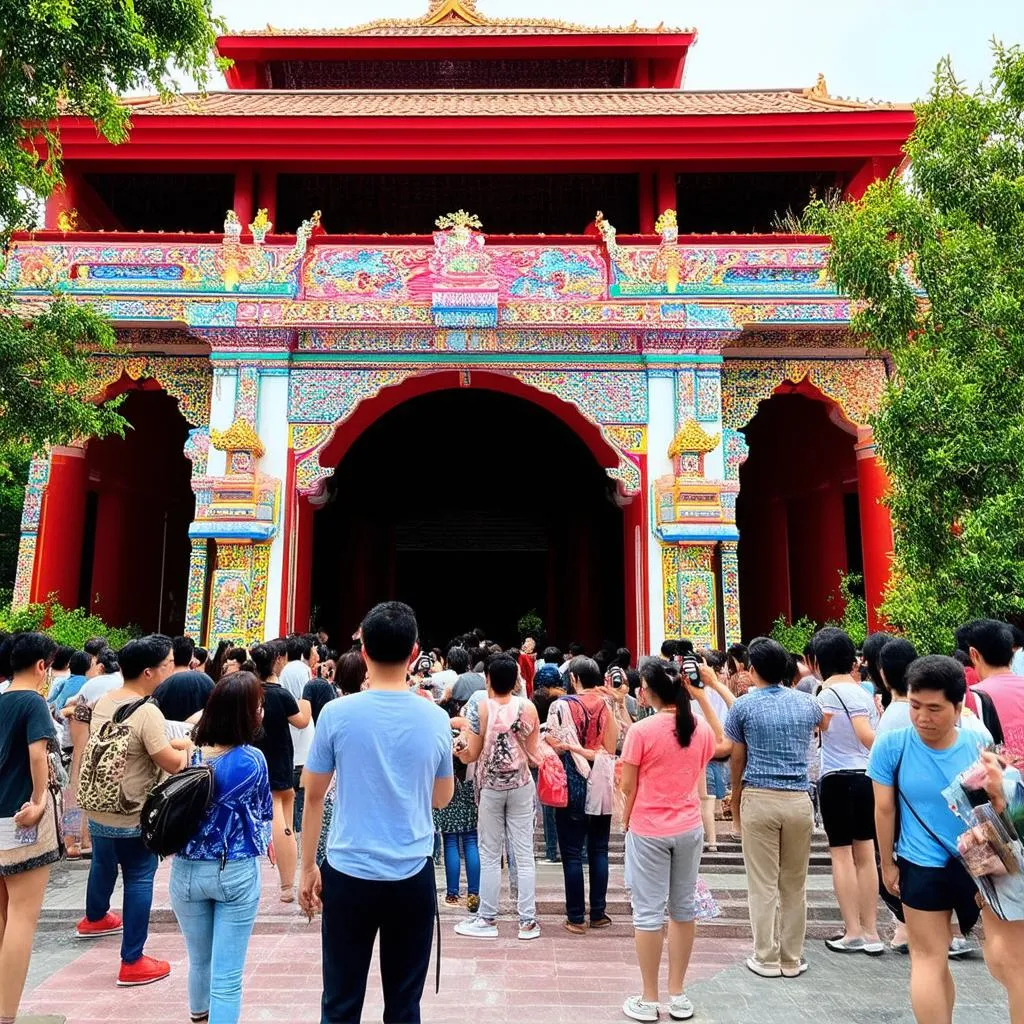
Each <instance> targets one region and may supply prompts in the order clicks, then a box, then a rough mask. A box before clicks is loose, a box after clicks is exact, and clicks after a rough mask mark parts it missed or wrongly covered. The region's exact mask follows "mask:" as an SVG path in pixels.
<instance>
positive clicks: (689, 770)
mask: <svg viewBox="0 0 1024 1024" xmlns="http://www.w3.org/2000/svg"><path fill="white" fill-rule="evenodd" d="M640 677H641V679H642V680H643V688H644V690H645V692H646V696H647V700H648V702H649V703H650V706H651V707H652V708H654V710H655V712H656V713H655V714H653V715H650V716H648V717H647V718H645V719H643V720H642V721H640V722H637V723H636V724H635V725H634V726H633V727H632V728H631V729H630V730H629V732H628V733H627V734H626V742H625V744H624V745H623V748H622V765H623V767H622V792H623V795H624V796H625V808H624V810H623V813H622V827H623V828H624V829H625V830H626V871H627V874H628V876H629V877H630V879H631V881H632V886H633V928H634V936H635V940H636V955H637V959H638V960H639V962H640V975H641V978H642V979H643V987H644V990H643V994H642V995H639V996H631V997H630V998H629V999H627V1000H626V1002H625V1003H624V1004H623V1006H622V1011H623V1013H625V1014H626V1016H627V1017H631V1018H632V1019H633V1020H639V1021H656V1020H657V1019H658V1006H659V1004H658V968H659V965H660V964H661V950H662V943H663V931H664V924H665V905H666V902H667V904H668V916H669V925H668V993H669V995H668V998H669V1002H668V1011H669V1016H671V1018H672V1019H673V1020H689V1019H690V1018H691V1017H692V1016H693V1004H692V1003H691V1002H690V1000H689V999H687V997H686V994H685V993H684V991H683V982H684V980H685V978H686V968H687V967H688V965H689V962H690V953H691V951H692V950H693V936H694V917H695V907H694V890H695V887H696V884H697V872H698V870H699V868H700V855H701V851H702V849H703V845H704V828H703V825H702V824H701V814H700V796H699V784H700V780H701V779H703V778H704V769H705V768H706V767H707V764H708V762H709V761H710V760H711V759H712V758H713V757H725V756H727V755H728V754H729V752H730V750H731V749H732V744H731V743H730V741H729V740H727V739H726V738H725V734H724V733H723V731H722V724H721V722H719V720H718V716H717V715H716V714H715V711H714V708H713V707H712V706H711V703H710V701H709V700H708V698H707V693H706V692H705V689H704V685H705V682H707V681H709V680H710V681H711V682H712V683H714V682H716V681H717V680H714V678H713V677H714V673H713V672H710V671H705V672H702V673H701V682H700V684H699V685H697V686H691V685H690V684H689V683H685V684H684V682H683V681H682V680H681V679H680V677H679V674H678V670H677V669H676V668H675V666H673V665H670V664H669V663H668V662H666V661H662V660H661V659H660V658H649V659H647V661H645V662H644V663H643V664H642V665H641V666H640ZM691 699H693V700H695V701H697V704H698V706H699V707H700V709H701V711H702V712H703V714H704V718H703V719H702V718H699V717H696V716H695V715H694V714H693V711H692V710H691V708H690V700H691Z"/></svg>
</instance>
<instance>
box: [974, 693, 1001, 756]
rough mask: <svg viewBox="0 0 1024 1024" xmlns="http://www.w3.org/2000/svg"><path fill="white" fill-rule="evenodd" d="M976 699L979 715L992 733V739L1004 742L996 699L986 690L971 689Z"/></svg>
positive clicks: (999, 742)
mask: <svg viewBox="0 0 1024 1024" xmlns="http://www.w3.org/2000/svg"><path fill="white" fill-rule="evenodd" d="M971 693H973V694H974V699H975V700H976V701H977V702H978V717H979V718H980V719H981V721H982V724H983V725H984V726H985V728H986V729H988V731H989V732H990V733H992V741H993V742H994V743H996V744H1001V743H1002V742H1003V726H1002V723H1001V722H1000V721H999V713H998V712H997V711H996V705H995V701H994V700H992V698H991V697H990V696H989V695H988V694H987V693H986V692H985V691H984V690H971Z"/></svg>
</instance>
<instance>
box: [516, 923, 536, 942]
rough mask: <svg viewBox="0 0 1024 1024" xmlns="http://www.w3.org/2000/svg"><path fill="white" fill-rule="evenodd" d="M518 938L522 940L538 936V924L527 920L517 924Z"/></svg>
mask: <svg viewBox="0 0 1024 1024" xmlns="http://www.w3.org/2000/svg"><path fill="white" fill-rule="evenodd" d="M519 938H521V939H522V940H523V941H524V942H525V941H527V940H528V939H539V938H540V925H539V924H537V922H536V921H529V922H527V923H526V924H520V925H519Z"/></svg>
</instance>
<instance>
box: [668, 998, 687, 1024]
mask: <svg viewBox="0 0 1024 1024" xmlns="http://www.w3.org/2000/svg"><path fill="white" fill-rule="evenodd" d="M668 1015H669V1016H670V1017H671V1018H672V1019H673V1020H689V1019H690V1018H691V1017H692V1016H693V1003H691V1002H690V1000H689V999H688V998H687V996H686V993H685V992H683V993H681V994H680V995H678V996H669V997H668Z"/></svg>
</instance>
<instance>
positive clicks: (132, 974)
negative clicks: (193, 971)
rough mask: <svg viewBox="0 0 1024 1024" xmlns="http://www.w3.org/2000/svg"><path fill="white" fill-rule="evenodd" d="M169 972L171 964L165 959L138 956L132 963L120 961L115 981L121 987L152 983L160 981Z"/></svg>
mask: <svg viewBox="0 0 1024 1024" xmlns="http://www.w3.org/2000/svg"><path fill="white" fill-rule="evenodd" d="M170 973H171V965H170V964H169V963H168V962H167V961H166V960H154V959H153V958H152V957H151V956H140V957H139V959H138V960H136V961H135V963H133V964H126V963H124V962H123V961H122V963H121V970H120V971H119V972H118V974H117V983H118V985H121V986H122V987H127V986H129V985H152V984H153V982H154V981H162V980H163V979H164V978H166V977H168V976H169V975H170Z"/></svg>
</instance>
